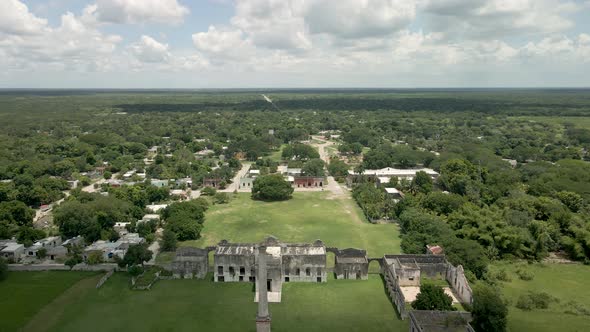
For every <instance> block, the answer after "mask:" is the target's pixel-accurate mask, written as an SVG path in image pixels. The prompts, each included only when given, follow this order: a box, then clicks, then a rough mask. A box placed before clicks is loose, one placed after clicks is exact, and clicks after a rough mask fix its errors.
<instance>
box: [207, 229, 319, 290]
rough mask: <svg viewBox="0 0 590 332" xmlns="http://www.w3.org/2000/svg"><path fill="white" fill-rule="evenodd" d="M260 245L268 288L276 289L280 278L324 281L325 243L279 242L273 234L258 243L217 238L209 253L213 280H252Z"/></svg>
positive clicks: (278, 288)
mask: <svg viewBox="0 0 590 332" xmlns="http://www.w3.org/2000/svg"><path fill="white" fill-rule="evenodd" d="M260 245H264V246H265V248H266V249H265V251H266V254H267V259H266V269H267V278H268V283H267V288H268V290H269V291H270V292H275V291H280V289H281V286H282V283H283V282H326V279H327V274H326V247H325V245H324V244H323V242H322V241H319V240H318V241H315V242H314V243H311V244H310V243H305V244H296V243H282V242H279V241H278V240H277V239H276V238H273V237H269V238H267V239H266V240H265V241H264V242H263V243H261V244H254V243H247V244H245V243H229V242H227V241H222V242H220V243H219V244H218V245H217V247H216V249H215V254H214V256H213V257H214V269H215V271H214V279H215V281H216V282H240V281H250V282H253V281H255V280H256V265H257V256H258V250H257V248H258V247H259V246H260Z"/></svg>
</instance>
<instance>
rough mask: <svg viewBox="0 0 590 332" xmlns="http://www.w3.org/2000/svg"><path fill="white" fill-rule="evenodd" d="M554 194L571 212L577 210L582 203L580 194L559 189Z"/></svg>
mask: <svg viewBox="0 0 590 332" xmlns="http://www.w3.org/2000/svg"><path fill="white" fill-rule="evenodd" d="M555 196H556V197H557V199H559V200H560V201H561V202H562V203H563V204H564V205H565V206H567V207H568V208H569V209H570V210H571V211H572V212H578V211H579V210H580V209H581V208H582V206H583V205H584V199H583V198H582V196H580V195H578V194H577V193H574V192H571V191H560V192H558V193H556V194H555Z"/></svg>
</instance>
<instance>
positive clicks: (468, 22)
mask: <svg viewBox="0 0 590 332" xmlns="http://www.w3.org/2000/svg"><path fill="white" fill-rule="evenodd" d="M580 8H581V6H580V5H579V4H578V3H576V2H575V1H572V0H426V1H425V2H424V3H423V4H422V6H421V10H422V12H424V14H425V15H426V16H425V18H426V20H425V22H427V24H426V25H427V26H428V28H430V29H431V30H433V31H437V32H445V33H446V35H447V37H448V38H451V39H496V38H502V37H515V36H519V35H538V34H550V33H556V32H561V31H564V30H567V29H569V28H571V27H572V26H573V24H574V23H573V21H572V20H571V19H570V18H569V17H568V15H570V14H572V13H574V12H575V11H576V10H578V9H580Z"/></svg>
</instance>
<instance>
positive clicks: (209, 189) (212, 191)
mask: <svg viewBox="0 0 590 332" xmlns="http://www.w3.org/2000/svg"><path fill="white" fill-rule="evenodd" d="M216 193H217V190H216V189H215V188H213V187H205V188H203V189H201V195H203V196H213V195H215V194H216Z"/></svg>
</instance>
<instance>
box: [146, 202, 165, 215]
mask: <svg viewBox="0 0 590 332" xmlns="http://www.w3.org/2000/svg"><path fill="white" fill-rule="evenodd" d="M167 207H168V204H150V205H147V206H146V207H145V208H146V209H147V210H148V211H151V212H153V213H156V212H158V211H160V210H163V209H165V208H167Z"/></svg>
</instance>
